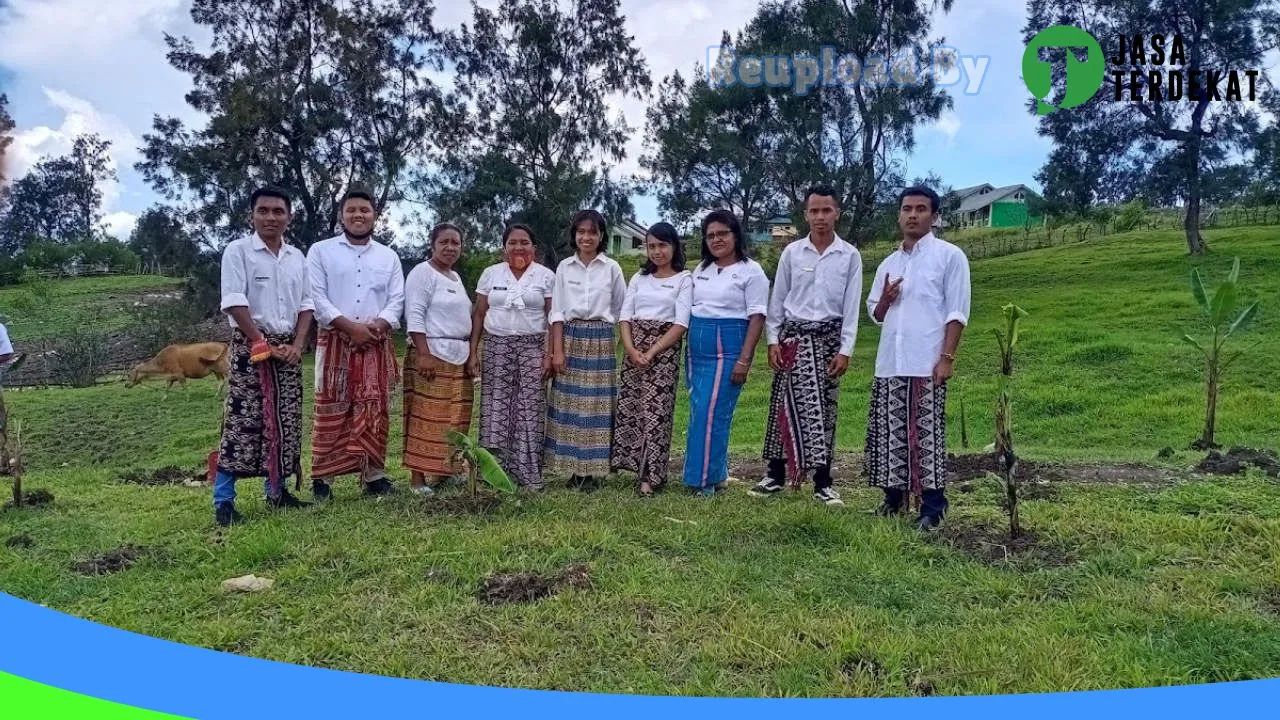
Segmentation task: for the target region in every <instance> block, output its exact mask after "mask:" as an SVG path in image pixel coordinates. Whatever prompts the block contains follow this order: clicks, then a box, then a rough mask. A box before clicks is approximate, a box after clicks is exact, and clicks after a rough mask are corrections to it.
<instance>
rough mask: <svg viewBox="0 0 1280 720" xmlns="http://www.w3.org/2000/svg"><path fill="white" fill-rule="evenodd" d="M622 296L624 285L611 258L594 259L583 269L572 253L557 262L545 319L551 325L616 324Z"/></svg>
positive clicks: (604, 256)
mask: <svg viewBox="0 0 1280 720" xmlns="http://www.w3.org/2000/svg"><path fill="white" fill-rule="evenodd" d="M626 296H627V281H626V280H625V279H624V278H623V277H622V268H620V267H618V263H617V262H615V261H614V259H613V258H611V257H609V256H608V255H603V254H601V255H596V256H595V257H594V258H593V259H592V260H591V264H590V265H583V264H582V260H580V259H579V258H578V255H577V254H576V253H575V254H574V255H572V256H570V257H567V258H565V259H564V260H561V261H560V266H559V267H557V268H556V283H555V288H554V289H553V290H552V291H551V314H550V315H549V316H548V319H549V320H550V321H551V322H553V323H558V322H568V321H570V320H603V321H604V322H607V323H616V322H617V321H618V315H619V313H621V312H622V301H623V299H624V298H626Z"/></svg>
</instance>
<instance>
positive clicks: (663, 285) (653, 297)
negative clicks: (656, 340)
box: [619, 270, 693, 328]
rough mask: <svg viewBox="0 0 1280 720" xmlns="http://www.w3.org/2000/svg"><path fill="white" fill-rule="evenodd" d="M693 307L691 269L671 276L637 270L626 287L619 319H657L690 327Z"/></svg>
mask: <svg viewBox="0 0 1280 720" xmlns="http://www.w3.org/2000/svg"><path fill="white" fill-rule="evenodd" d="M692 309H693V274H692V273H690V272H689V271H688V270H685V271H682V272H678V273H676V274H675V275H672V276H671V277H668V278H657V277H654V276H653V275H643V274H641V273H636V274H635V275H633V276H632V277H631V284H630V285H628V286H627V297H626V299H624V300H623V301H622V315H621V316H619V319H620V320H657V321H658V322H669V323H675V324H676V325H679V326H681V327H685V328H687V327H689V313H690V311H691V310H692Z"/></svg>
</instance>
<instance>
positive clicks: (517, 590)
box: [476, 563, 591, 605]
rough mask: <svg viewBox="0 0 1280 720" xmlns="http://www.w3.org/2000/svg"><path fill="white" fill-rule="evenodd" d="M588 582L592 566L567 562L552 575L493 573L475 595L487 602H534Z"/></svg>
mask: <svg viewBox="0 0 1280 720" xmlns="http://www.w3.org/2000/svg"><path fill="white" fill-rule="evenodd" d="M590 584H591V569H590V568H589V567H587V566H586V565H583V564H581V563H576V564H573V565H569V566H567V567H565V568H564V569H562V570H561V571H560V572H558V573H556V574H554V575H543V574H541V573H536V572H519V573H495V574H493V575H490V576H489V577H487V578H485V579H484V582H483V583H481V585H480V589H479V590H478V591H477V592H476V597H477V598H478V599H479V600H480V602H483V603H486V604H488V605H501V604H503V603H515V602H533V601H535V600H541V599H542V598H545V597H549V596H551V595H553V594H555V593H557V592H559V591H560V590H562V589H564V588H566V587H576V588H582V587H587V586H589V585H590Z"/></svg>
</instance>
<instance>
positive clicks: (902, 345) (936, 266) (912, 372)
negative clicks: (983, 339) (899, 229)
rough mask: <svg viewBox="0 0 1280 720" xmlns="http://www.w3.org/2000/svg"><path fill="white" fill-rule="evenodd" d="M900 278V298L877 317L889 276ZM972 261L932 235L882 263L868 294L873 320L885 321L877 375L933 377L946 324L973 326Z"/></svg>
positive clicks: (877, 357) (869, 310) (899, 249)
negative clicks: (959, 323) (877, 318)
mask: <svg viewBox="0 0 1280 720" xmlns="http://www.w3.org/2000/svg"><path fill="white" fill-rule="evenodd" d="M886 274H887V275H888V276H889V280H890V281H891V282H892V281H894V280H897V279H898V278H905V279H904V280H903V281H902V286H901V293H900V294H899V295H898V301H897V302H895V303H894V304H893V305H892V306H890V307H889V310H888V312H886V313H885V315H884V322H883V323H881V322H877V321H876V318H875V308H876V305H878V304H879V303H880V295H881V293H882V292H883V291H884V283H885V275H886ZM969 294H970V288H969V259H968V258H966V257H965V255H964V251H963V250H961V249H960V248H958V247H956V246H955V245H952V244H951V243H949V242H947V241H945V240H940V239H938V238H935V237H934V236H933V233H929V234H928V235H925V236H924V237H922V238H920V240H918V241H917V242H916V245H915V247H914V248H912V250H911V252H910V253H908V252H906V251H904V250H903V249H902V247H901V246H899V248H898V249H897V250H895V251H894V253H893V254H892V255H890V256H889V257H887V258H885V259H884V262H881V263H880V267H879V268H877V269H876V275H875V278H874V279H873V280H872V282H871V292H870V293H869V294H868V295H867V313H868V314H870V315H871V321H872V322H875V323H876V324H877V325H882V326H883V329H882V330H881V332H880V349H879V352H878V353H877V354H876V377H882V378H885V377H929V376H931V375H933V366H934V365H936V364H937V363H938V360H939V359H941V358H942V347H943V342H944V340H945V339H946V335H947V324H948V323H950V322H952V321H953V320H958V321H959V322H961V323H963V324H965V325H968V324H969V299H970V295H969Z"/></svg>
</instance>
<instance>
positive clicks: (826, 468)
mask: <svg viewBox="0 0 1280 720" xmlns="http://www.w3.org/2000/svg"><path fill="white" fill-rule="evenodd" d="M769 477H771V478H773V479H774V480H777V481H779V482H782V481H785V480H786V479H787V461H786V460H770V461H769ZM829 487H831V465H823V466H822V467H820V468H818V469H817V470H814V471H813V489H814V490H821V489H823V488H829Z"/></svg>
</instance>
